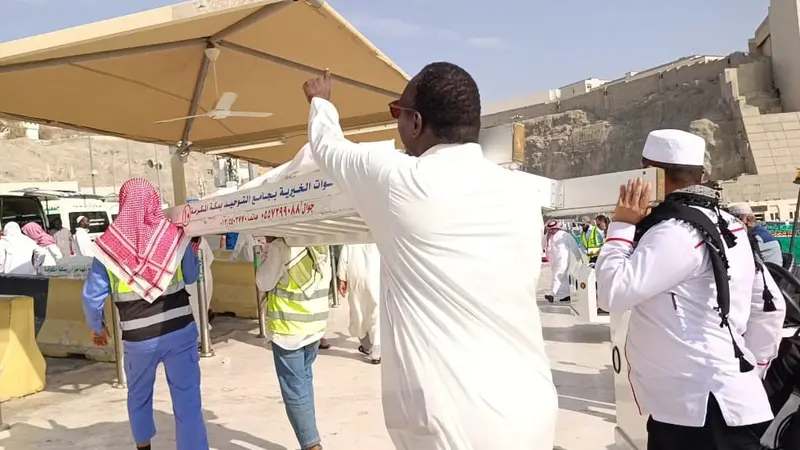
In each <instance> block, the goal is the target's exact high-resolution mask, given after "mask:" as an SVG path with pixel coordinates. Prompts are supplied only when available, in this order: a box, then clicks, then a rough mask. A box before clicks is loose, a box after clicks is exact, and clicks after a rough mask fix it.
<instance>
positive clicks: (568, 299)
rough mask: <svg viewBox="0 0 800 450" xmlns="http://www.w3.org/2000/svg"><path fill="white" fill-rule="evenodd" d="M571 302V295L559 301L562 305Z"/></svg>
mask: <svg viewBox="0 0 800 450" xmlns="http://www.w3.org/2000/svg"><path fill="white" fill-rule="evenodd" d="M570 301H571V300H570V298H569V295H568V296H566V297H564V298H562V299H561V300H559V302H562V303H569V302H570Z"/></svg>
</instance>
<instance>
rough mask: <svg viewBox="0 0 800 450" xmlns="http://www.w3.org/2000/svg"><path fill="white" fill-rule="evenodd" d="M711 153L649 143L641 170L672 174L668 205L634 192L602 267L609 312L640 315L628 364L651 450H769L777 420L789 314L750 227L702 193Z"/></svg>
mask: <svg viewBox="0 0 800 450" xmlns="http://www.w3.org/2000/svg"><path fill="white" fill-rule="evenodd" d="M705 152H706V146H705V141H704V140H703V139H702V138H701V137H699V136H695V135H693V134H690V133H687V132H684V131H678V130H657V131H653V132H652V133H650V135H649V136H648V138H647V141H646V142H645V146H644V150H643V151H642V164H643V166H645V167H659V168H662V169H664V190H665V192H666V193H667V196H666V198H665V200H664V202H663V203H662V204H661V205H659V206H658V207H656V208H653V209H652V211H650V207H649V202H650V198H651V187H650V186H649V185H648V186H645V185H644V183H643V182H642V180H641V179H638V180H635V181H631V182H629V183H628V185H627V186H623V187H622V188H621V193H620V198H619V202H618V204H617V207H616V209H615V211H614V216H613V220H612V222H611V225H610V226H609V228H608V233H607V236H606V241H605V245H604V246H603V251H602V252H601V253H600V256H599V258H598V261H597V266H596V271H597V287H598V295H597V300H598V305H599V306H600V307H601V308H603V309H604V310H606V311H609V312H611V313H615V312H623V311H626V310H630V311H631V313H630V325H629V327H628V334H627V342H626V346H625V351H624V354H625V355H626V357H627V360H628V363H629V369H628V370H629V377H628V378H629V380H630V383H631V389H632V390H633V398H634V400H635V401H636V404H637V406H638V407H639V410H640V413H641V414H642V415H645V416H649V420H648V423H647V432H648V442H647V449H648V450H687V449H692V450H728V449H736V450H751V449H752V450H758V449H761V448H762V447H761V446H760V443H759V440H760V436H761V434H762V433H763V432H764V431H765V430H766V427H767V425H768V424H769V422H770V421H771V420H772V418H773V416H772V411H771V409H770V404H769V401H768V399H767V394H766V392H765V390H764V387H763V385H762V382H761V375H762V374H763V370H764V369H765V368H766V367H767V366H768V365H769V363H770V361H771V360H772V359H773V358H774V357H775V356H776V355H777V352H778V344H779V341H780V331H781V327H782V325H783V319H784V315H785V304H784V302H783V298H782V296H781V294H780V291H779V290H778V288H777V286H775V282H774V281H773V280H772V277H771V276H770V275H769V272H766V273H764V272H763V271H764V270H765V269H764V267H763V264H762V263H761V261H760V259H757V257H756V255H754V254H753V251H752V249H751V247H750V242H749V240H748V238H747V232H746V230H745V227H744V225H743V224H742V223H741V222H739V221H738V220H737V219H736V218H734V217H733V216H731V215H730V214H728V213H725V212H720V209H719V201H718V199H717V197H716V194H715V192H714V191H713V190H712V189H710V188H707V187H704V186H701V182H702V180H703V166H704V158H705ZM701 227H706V228H701ZM701 230H702V231H701ZM765 283H766V285H767V288H768V289H769V291H770V293H771V294H772V296H771V297H772V300H771V302H772V303H773V304H772V305H771V307H770V308H768V307H767V303H768V300H767V297H766V296H765V294H764V289H765Z"/></svg>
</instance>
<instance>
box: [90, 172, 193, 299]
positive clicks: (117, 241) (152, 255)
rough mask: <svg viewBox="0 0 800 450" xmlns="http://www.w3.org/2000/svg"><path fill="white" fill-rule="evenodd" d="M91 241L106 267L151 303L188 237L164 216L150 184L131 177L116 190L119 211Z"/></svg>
mask: <svg viewBox="0 0 800 450" xmlns="http://www.w3.org/2000/svg"><path fill="white" fill-rule="evenodd" d="M95 244H96V246H97V251H96V252H95V257H96V258H97V259H98V260H99V261H100V262H101V263H103V265H104V266H105V267H106V269H108V270H109V271H111V273H113V274H114V275H116V276H117V277H118V278H119V279H120V280H124V281H125V282H126V283H127V284H128V286H130V287H131V289H133V291H134V292H136V293H137V294H139V295H141V296H142V298H143V299H145V300H147V301H148V302H150V303H152V302H154V301H155V300H156V299H157V298H158V297H160V296H161V294H162V293H163V292H164V290H165V289H166V288H167V287H168V286H169V283H170V280H172V277H173V275H174V274H175V271H176V270H177V267H178V264H180V262H181V259H182V258H183V253H184V251H186V246H187V245H189V237H188V236H186V234H185V233H184V232H183V229H182V228H179V227H177V226H175V225H173V224H172V223H171V222H169V221H168V220H167V219H166V218H165V217H164V213H163V212H162V211H161V198H159V196H158V193H157V192H156V189H155V188H154V187H153V185H152V184H151V183H150V182H149V181H147V180H146V179H144V178H133V179H130V180H128V181H126V182H125V184H123V185H122V187H121V188H120V190H119V215H118V216H117V218H116V219H115V220H114V223H112V224H111V226H109V227H108V229H107V230H106V232H105V233H103V235H102V236H100V237H99V238H97V240H96V241H95Z"/></svg>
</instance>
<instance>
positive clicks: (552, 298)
mask: <svg viewBox="0 0 800 450" xmlns="http://www.w3.org/2000/svg"><path fill="white" fill-rule="evenodd" d="M544 299H545V300H547V301H548V302H550V303H553V302H554V301H556V298H555V297H553V296H552V295H545V296H544Z"/></svg>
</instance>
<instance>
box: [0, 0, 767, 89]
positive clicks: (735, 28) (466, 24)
mask: <svg viewBox="0 0 800 450" xmlns="http://www.w3.org/2000/svg"><path fill="white" fill-rule="evenodd" d="M175 2H176V1H175V0H173V1H170V0H0V4H2V6H0V41H8V40H12V39H17V38H21V37H26V36H31V35H35V34H40V33H44V32H48V31H54V30H57V29H61V28H67V27H71V26H75V25H81V24H84V23H89V22H93V21H97V20H101V19H107V18H111V17H115V16H119V15H124V14H129V13H133V12H137V11H142V10H145V9H150V8H153V7H158V6H164V5H168V4H171V3H175ZM330 3H331V4H332V5H333V6H334V7H335V8H336V9H337V10H338V11H339V12H340V13H342V14H343V15H344V16H345V17H346V18H347V19H348V20H350V21H351V22H353V23H354V24H355V25H356V27H357V28H359V30H361V32H362V33H364V34H365V35H366V36H367V37H368V38H369V39H370V40H371V41H372V42H373V43H374V44H375V45H377V46H378V48H380V49H381V50H382V51H383V52H384V53H386V54H387V55H389V57H390V58H392V59H393V60H394V61H395V62H396V63H397V64H399V65H400V66H401V67H402V68H403V69H404V70H405V71H406V72H408V73H411V74H414V73H415V72H416V71H418V70H419V69H420V68H421V67H422V66H424V65H425V64H426V63H428V62H431V61H442V60H445V61H452V62H455V63H457V64H460V65H462V66H463V67H464V68H466V69H467V70H468V71H470V72H471V73H472V74H473V76H474V77H475V78H476V79H477V81H478V84H479V86H480V88H481V92H482V96H483V98H484V100H488V101H491V100H499V99H503V98H508V97H514V96H516V95H523V94H529V93H533V92H538V91H542V90H545V89H551V88H556V87H559V86H563V85H566V84H569V83H571V82H573V81H577V80H580V79H583V78H592V77H597V78H608V79H613V78H617V77H619V76H621V75H622V74H624V73H625V72H628V71H635V70H641V69H646V68H648V67H652V66H656V65H659V64H661V63H665V62H668V61H671V60H674V59H677V58H680V57H682V56H687V55H691V54H720V55H722V54H727V53H730V52H733V51H736V50H746V49H747V39H748V38H750V37H752V35H753V32H754V31H755V29H756V27H758V25H759V24H760V23H761V21H762V20H763V18H764V17H765V16H766V13H767V6H768V4H769V1H768V0H669V1H652V0H604V1H596V0H594V1H589V0H561V1H556V0H492V1H489V0H482V1H479V0H471V1H469V0H467V1H465V0H330ZM468 4H472V6H467V5H468Z"/></svg>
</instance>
